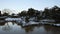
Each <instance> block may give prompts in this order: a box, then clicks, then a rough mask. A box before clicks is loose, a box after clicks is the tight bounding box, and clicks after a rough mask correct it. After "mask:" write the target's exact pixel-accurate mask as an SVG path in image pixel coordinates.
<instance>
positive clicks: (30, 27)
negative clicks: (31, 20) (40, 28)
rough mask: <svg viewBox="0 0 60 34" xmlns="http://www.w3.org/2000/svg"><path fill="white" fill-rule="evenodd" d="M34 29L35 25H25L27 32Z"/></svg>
mask: <svg viewBox="0 0 60 34" xmlns="http://www.w3.org/2000/svg"><path fill="white" fill-rule="evenodd" d="M33 29H34V26H28V27H25V31H26V32H30V31H33Z"/></svg>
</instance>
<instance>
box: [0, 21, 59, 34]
mask: <svg viewBox="0 0 60 34" xmlns="http://www.w3.org/2000/svg"><path fill="white" fill-rule="evenodd" d="M0 34H60V27H54V26H49V25H38V26H28V27H24V28H23V27H22V26H21V25H18V24H16V23H15V22H8V23H5V24H2V25H0Z"/></svg>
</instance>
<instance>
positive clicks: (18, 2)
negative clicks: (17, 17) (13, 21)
mask: <svg viewBox="0 0 60 34" xmlns="http://www.w3.org/2000/svg"><path fill="white" fill-rule="evenodd" d="M54 5H57V6H60V0H0V10H3V9H10V10H13V12H14V13H17V12H21V11H22V10H28V8H34V9H36V10H43V9H44V8H45V7H53V6H54Z"/></svg>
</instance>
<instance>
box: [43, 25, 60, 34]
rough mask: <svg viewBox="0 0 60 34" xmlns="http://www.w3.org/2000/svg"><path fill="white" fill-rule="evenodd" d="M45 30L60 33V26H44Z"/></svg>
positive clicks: (55, 33) (53, 33) (54, 33)
mask: <svg viewBox="0 0 60 34" xmlns="http://www.w3.org/2000/svg"><path fill="white" fill-rule="evenodd" d="M44 27H45V30H46V31H47V32H50V33H52V34H60V28H59V27H54V26H47V25H46V26H44Z"/></svg>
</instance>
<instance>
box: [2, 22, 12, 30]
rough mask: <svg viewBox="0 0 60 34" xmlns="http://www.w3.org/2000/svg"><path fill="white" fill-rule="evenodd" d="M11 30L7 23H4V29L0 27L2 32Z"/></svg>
mask: <svg viewBox="0 0 60 34" xmlns="http://www.w3.org/2000/svg"><path fill="white" fill-rule="evenodd" d="M11 29H12V27H11V26H10V25H9V24H8V23H6V25H5V26H4V27H2V30H4V31H10V30H11Z"/></svg>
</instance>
